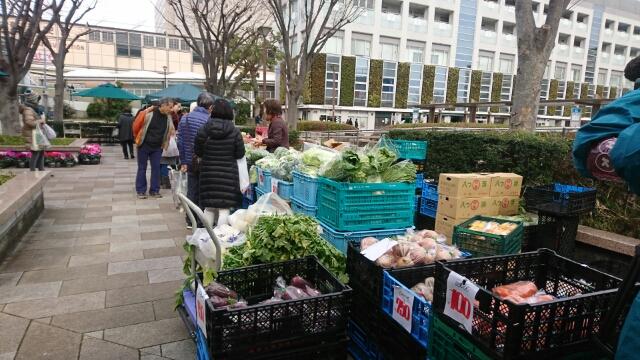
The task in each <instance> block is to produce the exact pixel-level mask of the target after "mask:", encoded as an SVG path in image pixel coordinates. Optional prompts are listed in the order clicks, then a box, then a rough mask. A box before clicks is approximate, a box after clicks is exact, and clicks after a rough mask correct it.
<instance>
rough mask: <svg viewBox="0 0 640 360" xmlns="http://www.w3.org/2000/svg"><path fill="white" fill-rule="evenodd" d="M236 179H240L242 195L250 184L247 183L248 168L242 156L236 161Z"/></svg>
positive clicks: (244, 157)
mask: <svg viewBox="0 0 640 360" xmlns="http://www.w3.org/2000/svg"><path fill="white" fill-rule="evenodd" d="M237 162H238V178H239V179H240V191H241V192H242V193H243V194H244V193H245V192H246V191H247V189H248V188H249V186H251V183H250V182H249V167H248V166H247V157H246V156H243V157H242V159H238V160H237Z"/></svg>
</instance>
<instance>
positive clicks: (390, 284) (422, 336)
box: [381, 265, 436, 348]
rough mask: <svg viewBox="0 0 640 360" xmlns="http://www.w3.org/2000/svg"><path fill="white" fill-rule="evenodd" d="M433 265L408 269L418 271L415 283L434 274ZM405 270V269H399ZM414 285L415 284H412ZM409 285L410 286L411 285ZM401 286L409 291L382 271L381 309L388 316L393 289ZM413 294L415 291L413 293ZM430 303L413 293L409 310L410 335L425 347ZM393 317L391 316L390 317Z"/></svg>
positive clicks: (391, 304) (386, 272)
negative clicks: (411, 305) (410, 309)
mask: <svg viewBox="0 0 640 360" xmlns="http://www.w3.org/2000/svg"><path fill="white" fill-rule="evenodd" d="M435 269H436V268H435V265H426V266H422V267H420V268H419V269H408V270H412V271H413V270H416V271H420V273H419V276H418V277H416V278H417V280H415V282H416V284H417V283H418V282H420V281H424V279H425V278H427V277H430V276H434V275H435ZM400 270H405V269H400ZM413 285H415V284H413ZM413 285H411V286H413ZM394 287H401V288H403V289H405V290H407V291H410V292H413V291H411V290H410V289H409V288H408V287H407V286H405V285H404V284H402V283H401V282H400V281H398V280H396V279H395V278H394V277H393V276H392V275H391V274H389V272H388V271H387V270H385V271H384V273H383V278H382V303H381V305H382V311H384V312H385V313H386V314H387V315H388V316H390V317H392V316H393V315H392V314H393V305H394V304H393V289H394ZM414 294H415V293H414ZM431 314H432V309H431V303H430V302H428V301H426V300H425V299H424V298H423V297H422V296H420V295H418V294H415V297H414V299H413V309H412V312H411V336H412V337H413V338H414V339H416V340H417V341H418V342H419V343H420V344H421V345H422V346H424V347H425V348H427V346H428V341H429V319H430V318H431ZM392 318H393V317H392Z"/></svg>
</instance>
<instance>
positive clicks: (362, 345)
mask: <svg viewBox="0 0 640 360" xmlns="http://www.w3.org/2000/svg"><path fill="white" fill-rule="evenodd" d="M347 334H348V335H349V345H348V346H347V349H348V350H349V354H351V356H352V357H353V358H354V360H383V356H382V354H381V353H380V351H379V349H378V344H376V342H375V341H374V340H373V339H372V338H370V337H369V336H367V333H365V332H364V331H363V330H362V329H361V328H360V327H359V326H358V325H357V324H356V323H355V322H353V321H349V324H348V325H347Z"/></svg>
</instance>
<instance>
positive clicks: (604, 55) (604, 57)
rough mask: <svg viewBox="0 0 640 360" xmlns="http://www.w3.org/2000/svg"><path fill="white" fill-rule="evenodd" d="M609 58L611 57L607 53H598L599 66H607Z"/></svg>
mask: <svg viewBox="0 0 640 360" xmlns="http://www.w3.org/2000/svg"><path fill="white" fill-rule="evenodd" d="M610 57H611V55H609V53H606V52H600V53H599V54H598V58H599V60H600V63H601V64H608V63H609V58H610Z"/></svg>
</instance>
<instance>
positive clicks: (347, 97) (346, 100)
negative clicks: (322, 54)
mask: <svg viewBox="0 0 640 360" xmlns="http://www.w3.org/2000/svg"><path fill="white" fill-rule="evenodd" d="M355 81H356V58H355V57H354V56H343V57H342V68H341V69H340V106H353V87H354V85H355Z"/></svg>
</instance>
